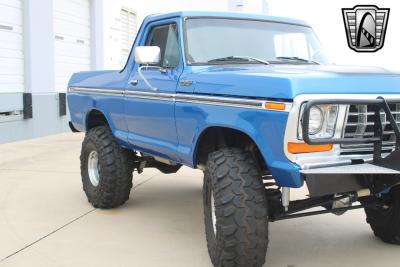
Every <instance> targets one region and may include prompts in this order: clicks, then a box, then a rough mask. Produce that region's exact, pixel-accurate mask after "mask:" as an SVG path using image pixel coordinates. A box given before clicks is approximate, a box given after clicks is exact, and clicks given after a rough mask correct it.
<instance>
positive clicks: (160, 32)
mask: <svg viewBox="0 0 400 267" xmlns="http://www.w3.org/2000/svg"><path fill="white" fill-rule="evenodd" d="M146 45H147V46H158V47H160V50H161V62H160V63H161V66H162V67H165V68H175V67H176V66H178V64H179V58H180V53H179V43H178V30H177V26H176V24H170V25H163V26H158V27H154V28H153V29H152V31H151V33H150V35H149V37H148V39H147V41H146Z"/></svg>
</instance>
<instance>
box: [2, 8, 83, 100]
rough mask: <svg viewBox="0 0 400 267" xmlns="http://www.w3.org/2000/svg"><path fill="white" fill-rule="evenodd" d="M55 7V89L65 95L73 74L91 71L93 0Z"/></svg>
mask: <svg viewBox="0 0 400 267" xmlns="http://www.w3.org/2000/svg"><path fill="white" fill-rule="evenodd" d="M0 1H1V0H0ZM53 3H54V42H55V45H54V49H55V83H56V84H55V86H56V90H57V91H59V92H60V91H66V88H67V84H68V80H69V78H70V77H71V75H72V73H74V72H78V71H85V70H90V69H91V60H90V59H91V43H90V0H56V1H54V2H53Z"/></svg>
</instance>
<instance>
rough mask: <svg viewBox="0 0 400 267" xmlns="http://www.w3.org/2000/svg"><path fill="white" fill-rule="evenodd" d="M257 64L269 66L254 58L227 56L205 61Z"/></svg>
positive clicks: (267, 63)
mask: <svg viewBox="0 0 400 267" xmlns="http://www.w3.org/2000/svg"><path fill="white" fill-rule="evenodd" d="M232 61H233V62H243V61H245V62H250V61H253V62H258V63H261V64H264V65H269V62H268V61H265V60H262V59H258V58H254V57H247V56H229V57H221V58H215V59H211V60H209V61H207V63H217V62H232Z"/></svg>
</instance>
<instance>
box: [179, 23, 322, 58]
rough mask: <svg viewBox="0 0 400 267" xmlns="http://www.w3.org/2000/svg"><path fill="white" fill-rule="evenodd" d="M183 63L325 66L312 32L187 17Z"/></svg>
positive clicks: (296, 27)
mask: <svg viewBox="0 0 400 267" xmlns="http://www.w3.org/2000/svg"><path fill="white" fill-rule="evenodd" d="M186 60H187V63H188V64H190V65H196V64H199V65H201V64H232V63H235V64H240V63H242V64H243V63H245V64H262V62H261V61H265V62H268V63H270V64H328V60H327V59H326V57H325V54H324V52H323V51H322V48H321V45H320V43H319V41H318V39H317V38H316V36H315V34H314V32H313V30H312V29H311V28H310V27H307V26H300V25H293V24H287V23H277V22H270V21H258V20H243V19H225V18H189V19H188V20H187V21H186Z"/></svg>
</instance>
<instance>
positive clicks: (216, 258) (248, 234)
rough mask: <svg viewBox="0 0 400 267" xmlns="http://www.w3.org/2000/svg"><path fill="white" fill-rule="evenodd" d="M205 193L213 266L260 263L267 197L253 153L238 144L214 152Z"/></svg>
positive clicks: (255, 266)
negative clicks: (242, 148) (237, 145)
mask: <svg viewBox="0 0 400 267" xmlns="http://www.w3.org/2000/svg"><path fill="white" fill-rule="evenodd" d="M203 197H204V199H203V202H204V216H205V230H206V238H207V246H208V251H209V254H210V257H211V261H212V263H213V264H214V266H216V267H224V266H232V267H233V266H234V267H239V266H243V267H245V266H246V267H261V266H262V265H263V264H264V262H265V256H266V252H267V245H268V216H267V214H268V213H267V200H266V195H265V189H264V186H263V183H262V179H261V175H260V172H259V168H258V166H257V164H256V163H255V160H254V159H253V156H252V154H251V153H248V152H245V151H243V150H240V149H236V148H224V149H221V150H219V151H217V152H214V153H211V154H210V155H209V156H208V161H207V165H206V170H205V173H204V187H203Z"/></svg>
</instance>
